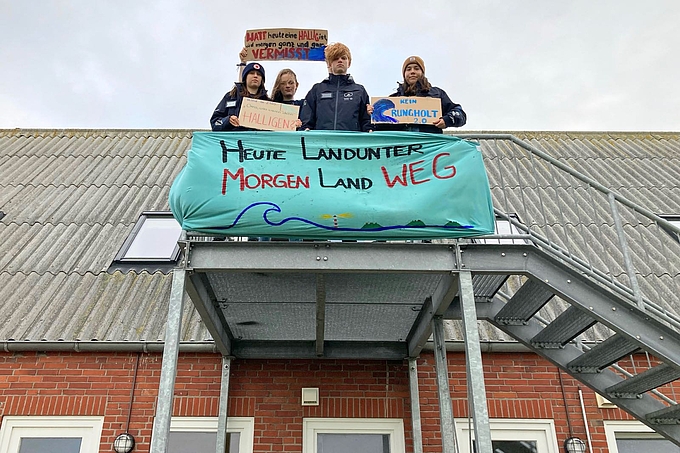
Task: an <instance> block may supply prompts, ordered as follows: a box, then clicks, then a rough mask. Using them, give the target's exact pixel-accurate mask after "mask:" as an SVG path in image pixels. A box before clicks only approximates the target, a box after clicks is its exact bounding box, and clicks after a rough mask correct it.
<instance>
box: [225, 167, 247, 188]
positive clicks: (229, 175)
mask: <svg viewBox="0 0 680 453" xmlns="http://www.w3.org/2000/svg"><path fill="white" fill-rule="evenodd" d="M227 178H231V179H233V180H234V181H236V180H237V179H238V180H240V182H241V183H240V189H241V191H243V168H239V169H238V171H237V172H236V173H232V172H230V171H229V169H228V168H225V169H224V175H223V176H222V195H226V193H227Z"/></svg>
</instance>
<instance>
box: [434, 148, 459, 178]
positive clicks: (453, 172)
mask: <svg viewBox="0 0 680 453" xmlns="http://www.w3.org/2000/svg"><path fill="white" fill-rule="evenodd" d="M450 155H451V154H449V153H440V154H437V155H436V156H434V159H432V174H433V175H434V177H435V178H437V179H449V178H453V177H454V176H456V167H455V166H454V165H446V166H445V167H444V170H449V173H448V174H446V175H440V174H439V173H438V172H437V161H438V160H439V158H440V157H443V156H450Z"/></svg>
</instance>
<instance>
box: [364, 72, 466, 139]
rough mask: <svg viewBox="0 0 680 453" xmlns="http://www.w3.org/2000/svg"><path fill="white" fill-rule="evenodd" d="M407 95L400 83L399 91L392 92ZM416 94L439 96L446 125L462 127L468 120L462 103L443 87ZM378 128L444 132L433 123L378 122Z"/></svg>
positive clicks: (395, 94) (397, 94) (420, 91)
mask: <svg viewBox="0 0 680 453" xmlns="http://www.w3.org/2000/svg"><path fill="white" fill-rule="evenodd" d="M394 96H406V95H405V94H404V85H402V84H399V87H398V88H397V91H396V92H395V93H392V94H390V97H394ZM416 96H421V97H431V98H439V99H440V100H441V103H442V113H443V114H442V118H444V122H445V123H446V127H461V126H464V125H465V123H466V122H467V115H466V114H465V112H464V111H463V108H462V107H461V106H460V104H456V103H454V102H452V101H451V99H449V96H448V95H447V94H446V91H444V90H442V89H441V88H437V87H431V88H430V89H429V90H427V91H426V90H422V89H421V90H419V93H418V94H417V95H416ZM375 126H376V130H382V131H385V130H390V131H395V130H396V131H411V132H430V133H434V134H441V133H443V130H442V129H439V128H438V127H437V126H433V125H432V124H388V123H378V124H376V125H375Z"/></svg>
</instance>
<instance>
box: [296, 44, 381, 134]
mask: <svg viewBox="0 0 680 453" xmlns="http://www.w3.org/2000/svg"><path fill="white" fill-rule="evenodd" d="M324 53H325V56H326V66H327V67H328V77H327V78H326V79H324V80H323V81H321V82H320V83H317V84H315V85H314V86H313V87H312V89H311V90H309V92H308V93H307V96H305V101H304V103H303V105H302V110H301V111H300V119H301V120H302V129H304V130H307V129H319V130H341V131H357V132H370V131H371V130H372V129H373V127H372V125H371V115H370V114H369V113H368V110H367V106H368V105H369V103H370V98H369V97H368V93H367V92H366V89H365V88H364V87H363V85H359V84H358V83H355V82H354V79H353V78H352V76H351V75H349V74H348V73H347V70H348V69H349V67H350V65H351V64H352V54H351V53H350V51H349V48H348V47H347V46H346V45H344V44H342V43H339V42H338V43H333V44H329V45H328V46H327V47H326V49H325V50H324Z"/></svg>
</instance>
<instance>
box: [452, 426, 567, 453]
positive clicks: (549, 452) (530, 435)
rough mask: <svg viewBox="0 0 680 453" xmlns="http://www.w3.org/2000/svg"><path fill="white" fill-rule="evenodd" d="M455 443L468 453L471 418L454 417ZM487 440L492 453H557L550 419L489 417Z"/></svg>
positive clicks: (471, 430) (553, 428)
mask: <svg viewBox="0 0 680 453" xmlns="http://www.w3.org/2000/svg"><path fill="white" fill-rule="evenodd" d="M454 423H455V426H456V443H457V444H458V450H459V452H460V453H470V443H471V441H472V439H473V437H474V435H473V434H472V432H473V431H474V429H473V427H472V421H470V422H468V419H456V420H455V422H454ZM489 426H490V427H491V443H492V445H493V449H494V452H495V453H558V452H559V451H561V450H559V448H558V446H557V435H556V433H555V423H554V422H553V420H533V419H492V420H489Z"/></svg>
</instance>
